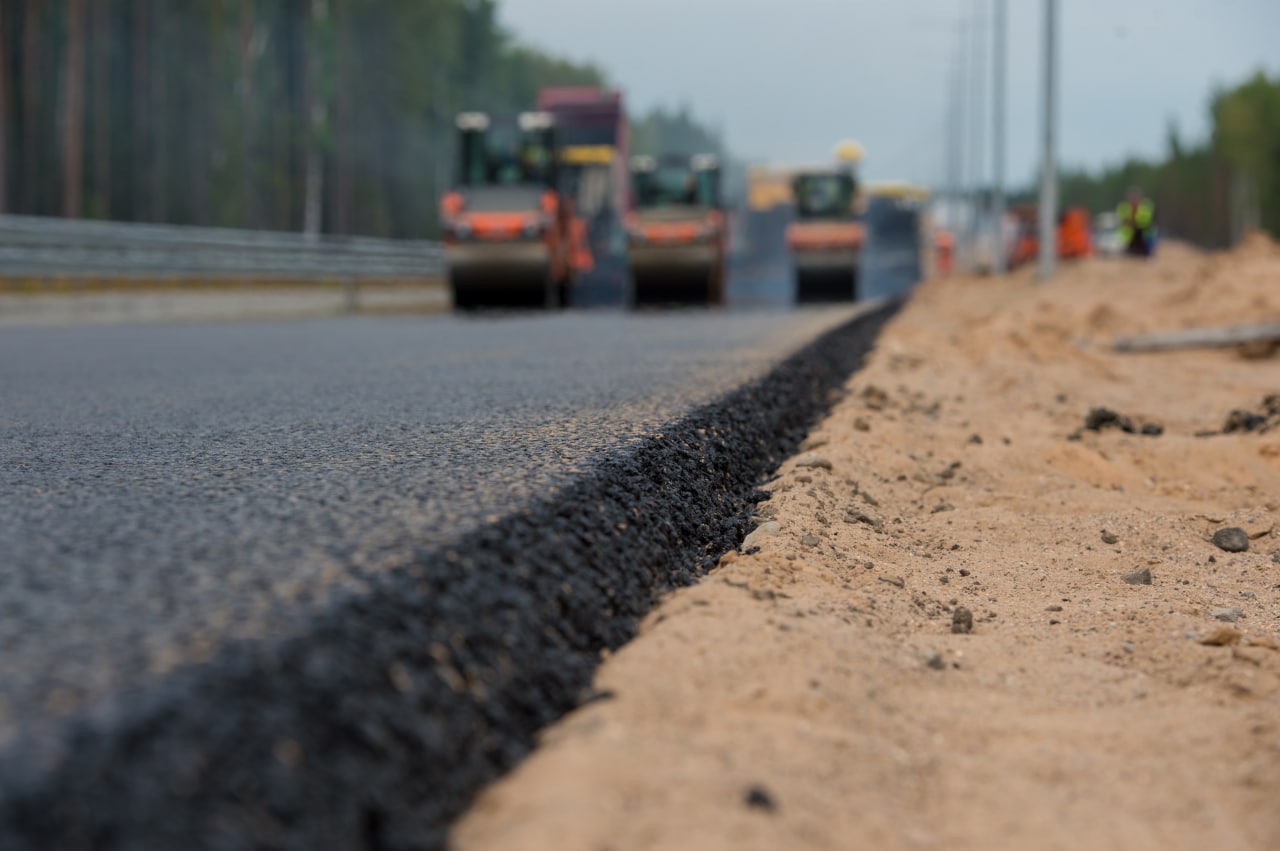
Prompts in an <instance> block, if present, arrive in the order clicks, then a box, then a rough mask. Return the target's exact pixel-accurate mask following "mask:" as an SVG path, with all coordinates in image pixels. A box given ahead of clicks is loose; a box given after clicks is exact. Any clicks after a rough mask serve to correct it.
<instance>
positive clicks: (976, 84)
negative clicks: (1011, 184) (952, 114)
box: [969, 0, 987, 271]
mask: <svg viewBox="0 0 1280 851" xmlns="http://www.w3.org/2000/svg"><path fill="white" fill-rule="evenodd" d="M982 7H983V2H982V0H973V22H972V24H971V25H970V26H971V28H972V32H973V45H972V48H971V50H972V53H971V56H972V57H973V65H972V74H973V76H972V79H971V80H970V85H971V87H972V104H973V106H972V109H973V121H972V123H971V124H970V125H969V127H970V130H971V132H972V133H973V139H972V141H971V145H972V148H971V150H970V156H971V157H972V158H973V166H972V168H973V174H972V180H973V185H972V187H971V190H970V194H969V205H970V220H969V257H970V261H969V262H970V264H971V266H972V270H971V271H977V270H978V266H979V251H978V247H979V244H980V242H981V235H982V190H983V187H982V181H983V178H984V176H985V171H986V169H985V165H986V163H985V155H986V153H987V151H986V145H985V143H984V142H983V139H982V131H983V130H984V129H985V127H984V125H985V121H984V119H983V115H982V109H983V104H984V102H985V101H984V95H985V93H986V82H987V81H986V63H985V62H984V61H983V60H984V59H985V58H986V52H987V51H986V45H985V44H984V41H985V40H984V38H983V36H984V34H985V33H984V29H985V28H984V23H985V21H984V20H983V14H982Z"/></svg>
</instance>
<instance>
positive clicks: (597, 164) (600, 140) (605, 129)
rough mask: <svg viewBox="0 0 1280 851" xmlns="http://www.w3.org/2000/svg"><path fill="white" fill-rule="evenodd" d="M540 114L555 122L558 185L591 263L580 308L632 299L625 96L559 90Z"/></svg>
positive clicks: (578, 286) (577, 294)
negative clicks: (627, 229)
mask: <svg viewBox="0 0 1280 851" xmlns="http://www.w3.org/2000/svg"><path fill="white" fill-rule="evenodd" d="M537 106H538V110H539V111H541V112H544V113H547V114H549V115H551V116H552V117H553V118H554V119H555V127H556V132H557V137H558V143H559V150H558V154H557V156H558V179H559V181H560V183H559V188H560V191H561V193H562V195H563V196H564V197H565V198H567V199H568V200H569V201H570V202H571V203H572V208H573V211H574V215H575V222H574V227H575V228H577V229H578V230H580V231H581V232H582V233H583V244H584V246H585V251H586V252H587V254H589V255H590V262H589V263H586V264H584V266H583V267H582V268H580V269H579V270H578V274H577V276H576V278H575V279H574V285H573V288H572V290H571V298H572V300H573V302H574V303H575V304H592V303H615V304H617V303H623V304H625V303H626V301H627V299H628V293H627V288H628V282H629V277H630V276H629V275H628V273H627V251H626V233H625V231H624V226H623V219H624V217H625V216H626V213H627V211H628V210H629V209H630V203H631V199H630V194H631V193H630V176H629V173H628V161H629V159H630V125H629V124H628V122H627V113H626V109H625V107H624V104H623V98H622V93H621V92H619V91H616V90H608V89H599V88H595V87H592V86H557V87H549V88H544V89H542V91H540V92H539V93H538V103H537Z"/></svg>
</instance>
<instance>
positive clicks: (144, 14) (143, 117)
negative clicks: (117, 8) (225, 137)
mask: <svg viewBox="0 0 1280 851" xmlns="http://www.w3.org/2000/svg"><path fill="white" fill-rule="evenodd" d="M149 8H150V7H149V4H148V2H147V0H133V5H132V9H131V13H132V21H131V22H130V23H131V27H130V33H129V56H130V58H131V60H132V64H131V66H130V70H129V113H130V121H129V124H130V126H129V145H130V147H131V153H132V158H131V160H130V164H129V166H130V167H129V171H130V175H129V178H130V179H129V182H128V184H127V187H128V189H129V190H130V191H129V192H127V193H126V195H127V198H128V203H127V210H126V212H125V218H128V219H131V220H134V221H138V220H141V219H142V218H143V217H144V216H145V211H146V209H147V186H148V184H147V181H146V180H145V175H146V173H147V162H148V160H149V157H150V153H151V148H150V145H151V133H150V128H151V118H150V116H149V115H148V107H149V105H150V98H149V97H148V92H149V91H150V86H149V84H148V75H149V74H150V73H151V63H150V62H148V61H147V60H148V57H149V51H148V50H147V44H148V42H149V40H150V39H149V36H150V28H149V27H148V26H147V23H148V21H149V19H150V13H149Z"/></svg>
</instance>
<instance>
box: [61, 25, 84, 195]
mask: <svg viewBox="0 0 1280 851" xmlns="http://www.w3.org/2000/svg"><path fill="white" fill-rule="evenodd" d="M84 11H85V10H84V0H67V63H66V74H67V76H66V81H67V90H66V99H65V102H64V103H65V111H64V113H63V116H62V215H64V216H66V217H67V218H69V219H78V218H80V213H81V207H82V201H83V197H84V30H85V27H84Z"/></svg>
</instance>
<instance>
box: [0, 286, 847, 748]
mask: <svg viewBox="0 0 1280 851" xmlns="http://www.w3.org/2000/svg"><path fill="white" fill-rule="evenodd" d="M854 313H855V309H854V308H852V307H844V308H832V309H825V310H814V311H774V312H767V313H746V312H739V313H733V312H728V313H711V312H688V313H679V314H654V315H624V314H617V313H569V314H564V315H555V316H505V317H504V316H495V317H481V318H459V317H453V316H436V317H427V318H416V317H415V318H403V317H402V318H386V319H374V318H355V319H341V320H324V321H308V322H277V323H257V324H253V323H246V324H234V325H232V324H223V325H217V324H213V325H186V326H174V325H170V326H164V325H132V326H131V325H124V326H113V327H78V328H54V329H10V330H6V331H3V332H0V398H2V399H3V404H0V554H2V557H0V659H3V660H4V662H3V665H0V752H2V751H3V750H4V748H5V747H6V746H7V745H11V744H13V743H15V741H16V740H17V739H18V738H29V737H32V736H35V737H39V736H40V734H41V731H46V730H50V729H51V728H52V727H53V726H54V725H55V724H56V723H57V722H58V721H59V720H60V719H62V718H65V717H66V716H68V715H69V714H71V713H74V712H77V711H78V710H85V709H93V708H95V707H100V706H101V705H110V704H111V703H113V702H118V701H120V700H127V697H126V695H128V694H130V693H132V692H134V691H135V690H136V689H139V688H141V687H142V686H145V685H146V684H147V682H148V681H150V680H153V679H155V678H158V677H161V676H162V675H164V674H165V673H166V672H169V671H172V670H174V669H175V668H177V667H180V666H182V665H185V664H188V663H191V662H198V661H202V660H207V659H210V658H212V657H213V656H214V654H215V653H216V652H217V651H218V650H219V649H221V648H222V647H223V646H225V644H226V643H227V642H229V641H231V640H234V639H245V638H259V637H264V636H280V635H287V634H290V633H291V632H293V631H295V630H296V629H298V628H299V624H300V623H301V621H302V620H303V619H304V618H305V616H306V614H307V613H308V612H311V611H313V610H315V609H316V608H317V607H319V606H321V605H322V604H323V602H324V601H325V599H326V596H327V595H328V594H330V593H331V592H332V591H333V590H334V589H335V588H343V589H346V590H351V589H355V590H357V591H358V589H359V587H360V585H361V581H362V576H366V575H368V574H369V573H371V572H377V571H380V570H385V569H387V568H388V567H392V566H396V565H400V564H404V563H405V562H407V561H409V560H410V559H412V558H413V556H414V554H415V552H421V551H422V550H424V549H434V548H438V547H440V546H442V545H447V544H448V543H449V542H450V541H452V540H455V539H457V538H458V537H460V536H461V535H463V534H465V533H466V532H467V531H469V530H473V529H475V528H476V527H477V526H478V525H479V524H482V523H485V522H487V521H488V520H490V519H492V518H495V517H497V516H499V515H503V514H505V513H507V512H510V511H513V510H518V509H519V508H520V507H522V506H524V505H527V504H529V503H531V502H532V501H535V500H538V499H539V498H542V497H546V496H549V495H552V494H553V493H554V492H555V491H556V489H557V488H559V487H562V486H563V485H564V484H565V483H567V482H568V481H570V480H571V479H572V478H573V477H574V475H575V473H576V472H578V471H581V470H583V469H586V468H590V467H591V465H592V464H593V463H595V462H597V461H598V460H599V459H601V458H604V457H608V456H609V455H610V454H611V453H616V452H617V451H618V450H621V449H623V448H625V447H627V446H629V445H632V444H634V442H636V441H638V440H639V439H641V438H642V437H644V436H646V435H650V434H652V433H653V432H654V431H655V430H657V429H658V428H659V427H660V426H661V425H662V424H664V423H667V422H670V421H672V420H673V419H674V418H677V417H679V416H680V415H682V414H684V413H686V412H688V411H689V410H691V409H692V408H694V407H695V406H698V405H700V404H703V403H706V402H709V401H712V400H713V399H716V398H717V397H719V396H721V395H723V394H725V393H726V392H727V391H729V390H730V389H732V388H733V387H735V386H737V385H738V384H740V383H741V382H743V381H744V380H746V379H749V378H751V377H753V376H756V375H760V374H763V372H764V371H766V370H767V369H768V368H769V367H770V366H772V365H773V364H775V363H776V362H778V361H779V360H780V359H781V358H782V357H784V356H785V355H787V354H789V353H790V352H792V351H793V350H795V349H797V348H799V347H800V346H802V345H803V344H805V343H807V342H808V341H810V340H812V339H813V338H815V337H816V336H818V334H819V333H821V332H822V331H824V330H827V329H830V328H832V327H834V326H836V325H838V324H840V323H841V322H843V321H845V320H847V319H849V318H850V317H851V316H852V315H853V314H854Z"/></svg>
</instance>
